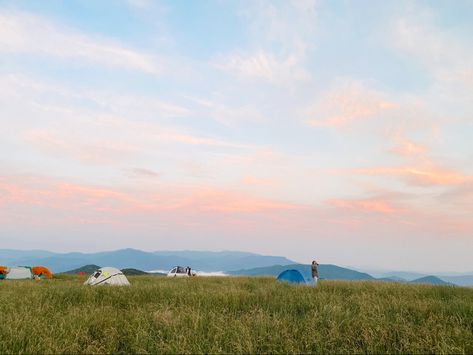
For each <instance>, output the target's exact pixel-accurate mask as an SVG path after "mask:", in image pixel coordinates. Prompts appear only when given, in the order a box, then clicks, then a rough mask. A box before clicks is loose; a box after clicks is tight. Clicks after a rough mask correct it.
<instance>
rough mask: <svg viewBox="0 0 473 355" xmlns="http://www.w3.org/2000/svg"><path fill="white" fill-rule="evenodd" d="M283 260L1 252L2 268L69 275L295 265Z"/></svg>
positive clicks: (133, 252)
mask: <svg viewBox="0 0 473 355" xmlns="http://www.w3.org/2000/svg"><path fill="white" fill-rule="evenodd" d="M293 263H294V262H293V261H291V260H289V259H286V258H284V257H281V256H267V255H259V254H254V253H246V252H234V251H222V252H205V251H161V252H159V251H156V252H146V251H142V250H137V249H121V250H115V251H107V252H100V253H52V252H48V251H35V250H28V251H22V250H0V265H11V266H14V265H44V266H47V267H48V268H49V269H50V270H51V271H52V272H54V273H58V272H65V271H68V270H72V269H77V268H80V267H82V266H83V265H90V264H95V265H103V266H114V267H117V268H119V269H124V268H135V269H139V270H169V269H171V268H172V267H174V266H176V265H182V266H190V267H192V268H193V269H194V270H200V271H231V270H238V269H242V268H245V267H247V268H255V267H265V266H271V265H275V264H279V265H284V264H293Z"/></svg>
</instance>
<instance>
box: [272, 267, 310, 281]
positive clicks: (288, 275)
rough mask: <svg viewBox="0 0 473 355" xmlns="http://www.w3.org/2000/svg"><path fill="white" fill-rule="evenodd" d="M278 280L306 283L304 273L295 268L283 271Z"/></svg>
mask: <svg viewBox="0 0 473 355" xmlns="http://www.w3.org/2000/svg"><path fill="white" fill-rule="evenodd" d="M277 280H278V281H279V282H288V283H291V284H305V281H304V277H303V276H302V274H301V273H300V272H299V271H297V270H294V269H291V270H286V271H283V272H281V273H280V274H279V276H278V279H277Z"/></svg>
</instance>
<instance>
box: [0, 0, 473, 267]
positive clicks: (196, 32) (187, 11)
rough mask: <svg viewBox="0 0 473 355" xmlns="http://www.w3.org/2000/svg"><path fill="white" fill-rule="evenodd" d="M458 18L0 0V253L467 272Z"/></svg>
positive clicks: (472, 28) (438, 5)
mask: <svg viewBox="0 0 473 355" xmlns="http://www.w3.org/2000/svg"><path fill="white" fill-rule="evenodd" d="M472 10H473V4H472V3H471V1H455V2H445V1H383V2H379V1H313V0H298V1H232V2H230V1H199V2H189V1H148V0H129V1H100V2H97V1H68V2H62V1H48V2H31V1H16V2H8V1H0V63H1V65H0V92H2V95H1V97H0V107H1V110H0V124H1V125H2V129H3V135H2V140H1V146H0V147H1V148H2V149H0V167H1V168H0V169H1V170H0V238H1V239H2V245H4V246H6V247H11V248H22V249H27V248H45V249H51V250H58V251H70V250H84V251H85V250H103V249H114V248H121V247H136V248H142V249H146V250H156V249H204V250H206V249H209V250H221V249H232V250H248V251H254V252H261V253H267V254H280V255H286V256H288V257H290V258H293V259H295V260H298V261H304V262H306V261H310V260H311V259H313V258H317V259H319V260H320V261H321V262H324V263H329V262H330V263H337V264H341V265H353V266H360V267H382V268H397V269H406V270H407V269H411V270H420V271H422V270H446V269H448V270H457V271H465V270H467V271H471V270H472V269H473V267H472V266H471V262H470V255H469V250H472V247H473V222H472V221H471V217H470V216H471V215H472V213H473V178H472V176H473V168H472V166H473V164H472V163H473V149H472V148H473V143H472V141H471V137H472V136H473V120H472V115H473V104H472V101H471V97H472V94H473V65H472V61H471V58H472V55H473V47H472V45H471V35H472V34H473V21H472V20H473V19H472V15H471V14H472V13H473V11H472ZM439 260H442V263H441V264H440V265H439Z"/></svg>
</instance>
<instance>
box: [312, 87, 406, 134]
mask: <svg viewBox="0 0 473 355" xmlns="http://www.w3.org/2000/svg"><path fill="white" fill-rule="evenodd" d="M397 107H398V106H397V104H395V103H393V102H391V101H389V100H387V99H386V98H385V97H384V95H383V94H382V93H380V92H377V91H375V90H371V89H368V88H366V87H365V86H364V85H363V84H362V83H358V82H355V81H347V80H339V81H338V82H337V83H336V84H335V86H334V88H333V89H331V90H330V91H329V92H328V93H326V94H325V95H324V96H323V97H322V98H321V99H320V100H319V101H318V103H317V104H316V105H314V106H313V107H312V108H310V109H309V110H308V112H307V115H309V116H311V118H310V119H309V120H307V121H306V122H307V124H309V125H310V126H313V127H335V128H336V127H344V126H347V125H349V124H351V123H353V122H355V121H357V120H360V119H366V118H370V117H375V116H377V115H379V114H381V113H383V112H384V111H388V110H392V109H395V108H397Z"/></svg>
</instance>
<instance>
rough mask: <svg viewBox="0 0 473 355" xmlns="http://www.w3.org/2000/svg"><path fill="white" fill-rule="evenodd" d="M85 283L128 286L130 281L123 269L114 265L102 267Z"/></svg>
mask: <svg viewBox="0 0 473 355" xmlns="http://www.w3.org/2000/svg"><path fill="white" fill-rule="evenodd" d="M84 285H90V286H97V285H113V286H128V285H130V282H128V279H127V278H126V276H125V275H123V272H121V270H118V269H117V268H114V267H102V268H100V269H98V270H96V271H94V273H93V274H92V275H90V276H89V278H88V279H87V281H85V282H84Z"/></svg>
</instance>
